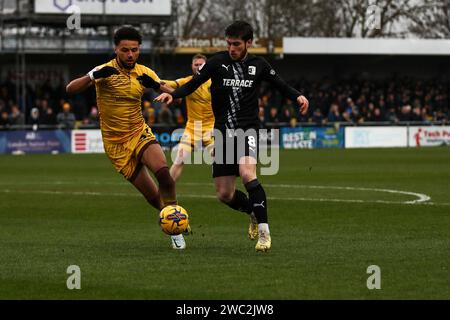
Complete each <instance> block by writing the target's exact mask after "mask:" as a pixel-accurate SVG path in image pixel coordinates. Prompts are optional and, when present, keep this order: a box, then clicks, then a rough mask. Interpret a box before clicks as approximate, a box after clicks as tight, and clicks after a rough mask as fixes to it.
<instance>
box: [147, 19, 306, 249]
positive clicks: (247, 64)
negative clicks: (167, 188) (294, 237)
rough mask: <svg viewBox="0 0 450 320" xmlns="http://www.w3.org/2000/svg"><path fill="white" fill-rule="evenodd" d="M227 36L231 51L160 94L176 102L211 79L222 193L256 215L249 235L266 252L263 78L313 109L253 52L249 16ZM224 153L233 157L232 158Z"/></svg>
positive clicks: (225, 200) (216, 177) (218, 189)
mask: <svg viewBox="0 0 450 320" xmlns="http://www.w3.org/2000/svg"><path fill="white" fill-rule="evenodd" d="M225 37H226V41H227V44H228V51H223V52H218V53H216V54H215V55H213V56H212V57H211V58H209V59H208V61H207V62H206V63H205V64H204V65H203V66H202V67H201V68H200V69H199V71H198V73H197V74H196V75H195V76H194V77H193V78H192V80H191V81H189V82H188V83H186V84H185V85H184V86H182V87H180V88H178V89H176V90H175V91H174V92H172V93H171V94H169V93H163V94H161V95H159V96H158V97H157V98H156V99H155V100H156V101H159V102H166V103H168V104H171V103H172V101H173V99H177V98H182V97H185V96H187V95H189V94H190V93H192V92H194V91H195V90H196V89H197V88H198V87H199V86H200V85H201V84H202V83H204V82H205V81H207V80H208V79H211V81H212V83H211V98H212V108H213V112H214V117H215V124H214V128H215V133H214V138H215V141H214V150H215V155H214V163H213V178H214V184H215V187H216V193H217V197H218V198H219V200H220V201H222V202H223V203H225V204H227V205H228V206H230V207H231V208H233V209H235V210H238V211H242V212H246V213H247V214H249V215H250V217H251V223H250V227H249V238H250V239H252V240H254V239H256V238H258V241H257V243H256V246H255V249H256V251H259V252H265V251H268V250H269V249H270V247H271V243H272V241H271V237H270V231H269V225H268V219H267V199H266V193H265V191H264V189H263V187H262V185H261V183H260V182H259V181H258V178H257V176H256V163H257V157H258V135H257V130H258V128H259V121H260V120H259V117H258V113H259V107H258V92H259V87H260V84H261V81H268V82H269V83H270V84H271V85H272V86H274V87H275V88H277V89H278V90H280V91H281V93H282V94H283V95H284V96H286V97H287V98H289V99H291V100H292V101H295V102H296V103H297V104H298V106H299V107H300V113H301V114H303V115H304V114H306V112H307V111H308V106H309V102H308V100H307V99H306V98H305V97H304V96H303V95H302V94H301V93H300V92H298V91H297V90H295V89H294V88H292V87H290V86H289V85H287V84H286V82H285V81H284V80H282V79H281V78H280V77H279V76H278V74H277V73H276V72H275V70H274V69H272V67H271V66H270V64H269V63H268V62H267V61H266V60H265V59H264V58H262V57H257V56H255V55H253V54H249V53H248V51H247V50H248V48H249V47H250V46H251V44H252V41H253V29H252V27H251V26H250V25H249V24H248V23H247V22H243V21H235V22H234V23H232V24H231V25H230V26H228V27H227V29H226V30H225ZM218 133H221V134H218ZM219 136H220V137H221V138H220V139H219ZM230 139H231V140H232V141H233V142H235V143H236V142H237V146H236V145H234V147H233V148H234V150H230V149H229V148H228V147H226V146H229V144H228V143H229V141H230ZM236 150H241V152H239V151H238V152H236ZM219 151H220V152H219ZM221 152H222V153H221ZM230 153H231V154H232V155H233V157H232V158H233V159H232V161H229V157H228V155H229V154H230ZM219 154H222V155H223V157H220V156H218V155H219ZM224 158H227V159H226V161H224ZM230 162H231V163H230ZM237 176H240V177H241V179H242V183H243V184H244V186H245V189H246V190H247V192H248V196H247V195H246V194H245V193H244V192H242V191H240V190H237V189H236V177H237Z"/></svg>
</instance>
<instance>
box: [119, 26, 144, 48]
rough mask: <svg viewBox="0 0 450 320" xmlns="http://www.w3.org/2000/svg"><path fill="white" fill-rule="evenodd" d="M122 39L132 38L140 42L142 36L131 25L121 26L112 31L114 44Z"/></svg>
mask: <svg viewBox="0 0 450 320" xmlns="http://www.w3.org/2000/svg"><path fill="white" fill-rule="evenodd" d="M122 40H133V41H137V42H139V44H141V43H142V36H141V34H140V33H139V31H137V30H136V29H135V28H133V27H122V28H120V29H117V30H116V32H115V33H114V44H115V45H116V46H117V45H119V43H120V41H122Z"/></svg>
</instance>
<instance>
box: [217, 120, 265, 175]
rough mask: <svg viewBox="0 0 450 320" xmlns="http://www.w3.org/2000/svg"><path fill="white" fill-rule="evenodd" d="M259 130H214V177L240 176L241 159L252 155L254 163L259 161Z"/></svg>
mask: <svg viewBox="0 0 450 320" xmlns="http://www.w3.org/2000/svg"><path fill="white" fill-rule="evenodd" d="M258 147H259V143H258V130H257V129H249V130H245V131H244V130H242V129H237V130H236V131H234V132H232V131H229V130H227V131H225V130H219V131H214V162H213V165H212V174H213V178H216V177H223V176H239V161H240V159H241V158H242V157H250V158H251V159H250V160H251V161H252V163H255V164H256V163H257V161H258Z"/></svg>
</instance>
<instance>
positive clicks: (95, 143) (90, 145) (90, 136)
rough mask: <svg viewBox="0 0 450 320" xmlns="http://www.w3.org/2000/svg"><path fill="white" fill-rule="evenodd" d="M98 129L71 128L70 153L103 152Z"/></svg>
mask: <svg viewBox="0 0 450 320" xmlns="http://www.w3.org/2000/svg"><path fill="white" fill-rule="evenodd" d="M104 152H105V150H104V149H103V141H102V134H101V132H100V130H73V131H72V153H104Z"/></svg>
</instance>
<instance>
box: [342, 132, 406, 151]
mask: <svg viewBox="0 0 450 320" xmlns="http://www.w3.org/2000/svg"><path fill="white" fill-rule="evenodd" d="M407 146H408V128H407V127H346V128H345V147H346V148H383V147H386V148H389V147H407Z"/></svg>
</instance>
